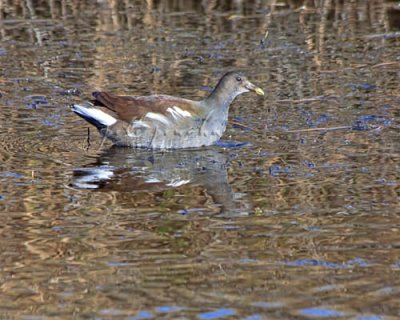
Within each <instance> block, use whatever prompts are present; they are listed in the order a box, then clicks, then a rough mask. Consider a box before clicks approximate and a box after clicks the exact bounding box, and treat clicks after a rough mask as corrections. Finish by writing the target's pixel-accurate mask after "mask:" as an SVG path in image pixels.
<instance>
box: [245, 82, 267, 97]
mask: <svg viewBox="0 0 400 320" xmlns="http://www.w3.org/2000/svg"><path fill="white" fill-rule="evenodd" d="M245 87H246V89H247V90H250V91H253V92H255V93H256V94H257V95H258V96H263V95H264V90H263V89H261V88H259V87H256V86H255V85H254V84H252V83H251V82H248V83H246V85H245Z"/></svg>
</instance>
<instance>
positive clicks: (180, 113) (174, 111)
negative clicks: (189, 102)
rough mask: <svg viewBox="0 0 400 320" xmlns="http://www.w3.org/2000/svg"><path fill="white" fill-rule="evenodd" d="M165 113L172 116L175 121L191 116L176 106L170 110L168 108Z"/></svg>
mask: <svg viewBox="0 0 400 320" xmlns="http://www.w3.org/2000/svg"><path fill="white" fill-rule="evenodd" d="M167 111H168V112H169V113H170V114H171V115H172V116H173V118H174V119H175V120H177V119H179V118H186V117H191V116H192V114H191V113H190V112H189V111H186V110H182V109H181V108H179V107H177V106H173V107H172V108H168V109H167Z"/></svg>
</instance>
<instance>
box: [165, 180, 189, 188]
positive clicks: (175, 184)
mask: <svg viewBox="0 0 400 320" xmlns="http://www.w3.org/2000/svg"><path fill="white" fill-rule="evenodd" d="M189 182H190V180H179V179H174V180H172V181H171V182H170V183H168V184H167V186H169V187H180V186H183V185H184V184H187V183H189Z"/></svg>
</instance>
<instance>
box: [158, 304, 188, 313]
mask: <svg viewBox="0 0 400 320" xmlns="http://www.w3.org/2000/svg"><path fill="white" fill-rule="evenodd" d="M155 309H156V311H157V312H160V313H168V312H176V311H180V310H182V309H183V308H181V307H176V306H160V307H156V308H155Z"/></svg>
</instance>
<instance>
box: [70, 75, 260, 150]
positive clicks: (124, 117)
mask: <svg viewBox="0 0 400 320" xmlns="http://www.w3.org/2000/svg"><path fill="white" fill-rule="evenodd" d="M250 91H251V92H254V93H256V94H257V95H260V96H264V91H263V90H262V89H261V88H259V87H257V86H255V85H254V84H252V83H251V82H250V81H249V80H248V79H247V78H246V76H245V75H243V74H242V73H240V72H237V71H230V72H227V73H226V74H224V75H223V76H222V78H221V79H220V80H219V82H218V83H217V85H216V86H215V88H214V90H213V91H212V92H211V93H210V94H209V95H208V96H207V97H206V98H204V99H203V100H199V101H193V100H189V99H184V98H179V97H174V96H170V95H150V96H120V95H115V94H111V93H108V92H99V91H95V92H93V93H92V95H93V98H94V99H93V100H89V101H86V102H83V103H81V104H73V105H71V109H72V111H73V112H75V113H76V114H77V115H78V116H80V117H82V118H83V119H85V120H86V121H87V122H89V123H90V124H92V125H94V126H95V127H96V128H97V129H98V131H99V132H100V134H101V135H102V136H103V137H105V138H108V139H110V140H111V141H112V142H113V144H114V145H116V146H121V147H133V148H147V149H183V148H199V147H205V146H210V145H212V144H214V143H216V142H217V141H218V140H219V139H220V138H221V136H222V134H223V133H224V131H225V129H226V125H227V122H228V111H229V106H230V105H231V103H232V102H233V100H234V99H235V98H236V97H237V96H238V95H240V94H242V93H245V92H250Z"/></svg>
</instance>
